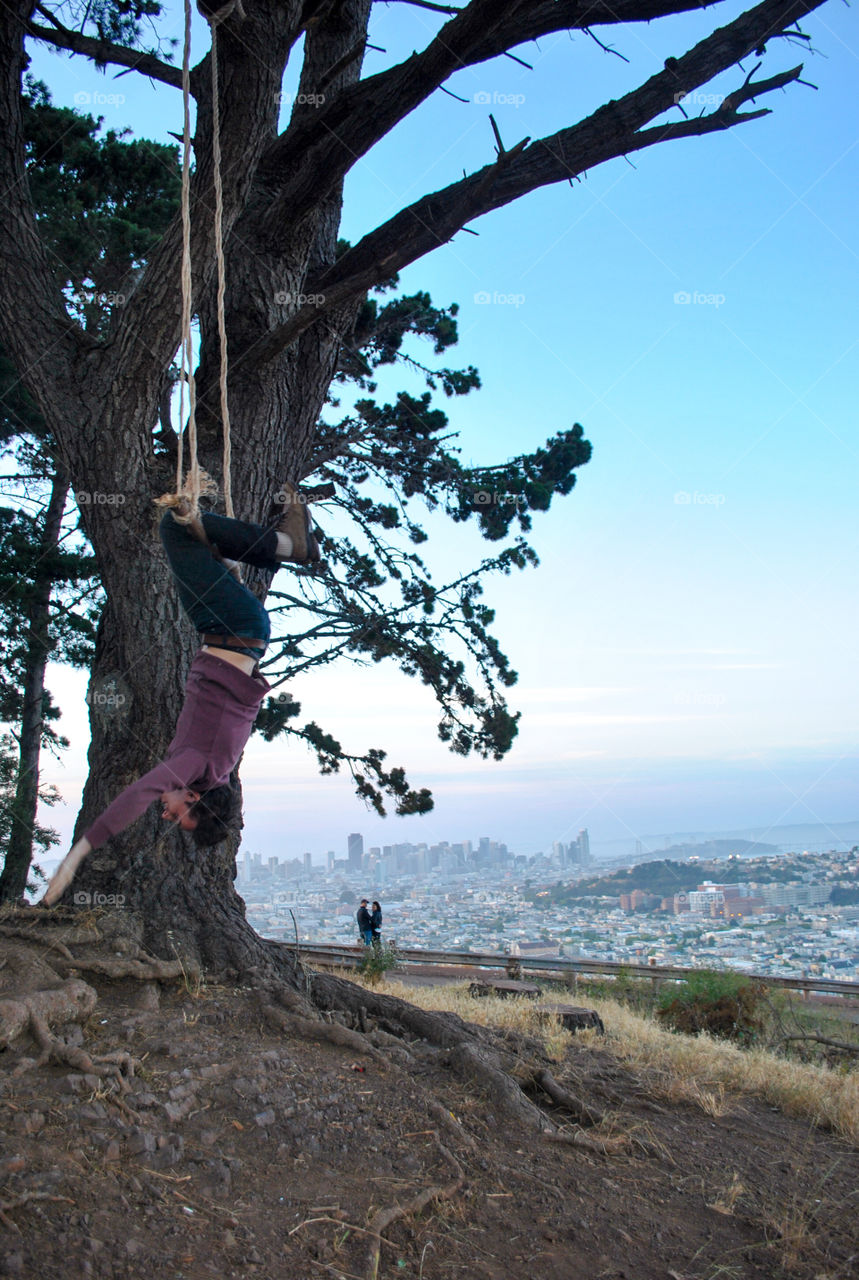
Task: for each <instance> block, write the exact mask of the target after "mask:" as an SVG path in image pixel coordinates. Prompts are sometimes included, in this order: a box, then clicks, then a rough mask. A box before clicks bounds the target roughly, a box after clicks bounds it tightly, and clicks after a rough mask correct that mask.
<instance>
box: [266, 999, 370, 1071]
mask: <svg viewBox="0 0 859 1280" xmlns="http://www.w3.org/2000/svg"><path fill="white" fill-rule="evenodd" d="M257 1007H258V1009H259V1011H260V1013H261V1014H262V1016H263V1018H264V1019H265V1021H266V1022H267V1023H268V1024H269V1025H270V1026H272V1027H274V1028H275V1029H276V1030H277V1031H282V1032H283V1033H284V1034H289V1033H290V1032H293V1033H294V1034H296V1035H299V1036H301V1037H302V1039H304V1040H325V1041H327V1042H328V1044H336V1045H337V1046H338V1047H339V1048H341V1049H348V1050H349V1051H350V1052H351V1053H360V1054H362V1055H363V1056H364V1057H367V1058H373V1059H374V1061H376V1062H379V1063H385V1062H387V1059H386V1058H385V1055H384V1054H383V1053H380V1052H379V1050H378V1049H376V1048H374V1047H373V1045H371V1044H370V1042H369V1040H367V1038H366V1037H365V1036H362V1035H360V1033H359V1032H357V1031H350V1030H349V1028H348V1027H344V1026H341V1024H340V1023H339V1022H321V1021H320V1022H316V1021H314V1020H313V1019H312V1018H304V1017H302V1016H301V1015H300V1014H297V1013H290V1012H288V1011H287V1010H286V1009H279V1008H278V1007H277V1005H274V1004H272V1003H271V1001H270V1000H267V999H265V998H264V997H263V996H262V994H261V993H259V992H258V993H257Z"/></svg>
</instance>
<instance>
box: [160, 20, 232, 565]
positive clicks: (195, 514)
mask: <svg viewBox="0 0 859 1280" xmlns="http://www.w3.org/2000/svg"><path fill="white" fill-rule="evenodd" d="M227 16H228V14H227V12H225V11H221V13H218V14H214V15H212V17H210V18H209V19H208V21H209V24H210V28H211V32H212V54H211V74H212V165H213V182H214V187H215V257H216V260H217V267H218V291H217V312H218V337H219V342H220V375H219V384H220V396H221V421H222V424H223V432H224V462H223V478H224V506H225V509H226V513H227V515H228V516H230V517H231V518H232V517H234V515H235V512H234V509H233V494H232V478H231V467H232V441H231V436H230V409H229V397H228V391H227V374H228V360H227V323H226V309H225V294H226V261H225V258H224V237H223V217H224V195H223V183H222V181H221V119H220V101H219V89H218V45H217V24H218V22H219V21H220V20H221V17H227ZM191 18H192V9H191V0H185V39H184V47H183V51H182V110H183V133H182V149H183V156H182V200H181V209H182V273H181V283H182V321H181V330H182V331H181V339H180V371H179V378H180V381H179V442H178V448H177V450H176V492H175V494H165V495H164V497H163V498H160V499H159V505H160V506H163V507H170V508H171V509H172V510H173V514H174V516H175V517H176V519H177V520H179V521H180V523H182V524H190V525H191V526H192V528H193V530H194V533H195V534H196V536H197V537H198V538H200V540H201V541H203V542H208V539H207V538H206V535H205V532H204V530H203V526H202V522H201V520H200V497H201V495H202V494H205V495H206V496H213V495H214V494H216V493H217V486H216V485H215V483H214V482H213V481H212V479H211V477H210V476H208V475H207V473H206V472H205V471H203V470H202V469H201V467H200V463H199V459H198V457H197V413H196V410H197V386H196V380H195V378H194V352H193V341H192V334H191V320H192V308H193V285H192V279H191ZM186 383H187V386H188V427H187V434H188V455H189V466H188V479H187V481H185V480H184V479H183V452H184V436H185V426H184V423H185V386H186Z"/></svg>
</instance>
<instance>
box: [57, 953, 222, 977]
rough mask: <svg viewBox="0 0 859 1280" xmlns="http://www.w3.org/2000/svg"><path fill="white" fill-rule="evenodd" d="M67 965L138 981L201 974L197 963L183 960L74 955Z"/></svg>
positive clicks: (84, 970) (105, 975)
mask: <svg viewBox="0 0 859 1280" xmlns="http://www.w3.org/2000/svg"><path fill="white" fill-rule="evenodd" d="M69 967H70V968H71V969H80V970H82V971H83V972H84V973H99V974H101V975H102V976H103V977H105V978H136V979H138V981H140V982H155V981H159V980H160V981H161V982H168V981H170V980H172V979H175V978H194V979H197V978H199V977H200V976H201V971H200V968H199V966H198V965H196V964H195V963H194V962H193V961H187V962H186V961H183V960H147V961H143V960H131V959H121V960H106V959H101V958H100V957H96V956H91V957H88V958H87V957H77V956H76V957H74V958H73V960H72V963H71V965H70V966H69Z"/></svg>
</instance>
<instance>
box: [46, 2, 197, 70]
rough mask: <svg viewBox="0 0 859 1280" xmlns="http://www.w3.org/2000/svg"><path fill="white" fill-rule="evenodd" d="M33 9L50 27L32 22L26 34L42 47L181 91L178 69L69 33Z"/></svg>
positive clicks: (149, 55)
mask: <svg viewBox="0 0 859 1280" xmlns="http://www.w3.org/2000/svg"><path fill="white" fill-rule="evenodd" d="M36 8H37V9H38V11H39V13H41V14H44V16H45V17H46V18H47V19H48V21H49V22H50V23H51V26H50V27H42V26H39V25H38V24H37V23H35V22H28V23H27V26H26V32H27V35H28V36H30V37H31V38H32V39H34V40H44V42H45V43H46V44H52V45H53V46H54V47H55V48H56V49H68V50H69V51H70V52H72V53H82V54H83V55H84V56H85V57H87V58H91V59H92V60H93V62H96V63H99V64H101V65H103V64H105V63H109V62H112V63H115V64H116V65H117V66H120V67H127V68H128V69H129V70H130V71H139V72H140V74H141V75H144V76H148V77H149V78H150V79H152V80H160V81H161V82H162V84H169V85H172V87H173V88H174V89H181V88H182V72H181V70H180V69H179V68H178V67H171V66H170V65H169V63H167V62H162V61H161V59H160V58H156V57H155V55H154V54H152V53H145V52H143V51H142V50H140V49H128V48H126V47H125V46H124V45H121V44H114V43H113V41H111V40H99V39H95V38H94V37H93V36H87V35H84V34H83V33H82V32H81V31H72V30H70V29H69V28H68V27H64V26H63V25H62V23H61V22H58V21H57V19H56V18H55V17H54V16H53V15H52V14H51V13H49V12H48V11H47V10H45V9H43V8H42V6H41V5H38V4H37V5H36Z"/></svg>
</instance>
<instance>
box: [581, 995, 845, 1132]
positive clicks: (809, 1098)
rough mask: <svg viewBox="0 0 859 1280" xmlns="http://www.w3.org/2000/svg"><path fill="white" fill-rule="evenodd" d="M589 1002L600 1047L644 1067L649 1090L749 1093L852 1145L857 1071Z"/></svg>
mask: <svg viewBox="0 0 859 1280" xmlns="http://www.w3.org/2000/svg"><path fill="white" fill-rule="evenodd" d="M591 1003H592V1004H593V1006H594V1008H596V1009H597V1011H598V1012H599V1014H600V1016H601V1018H602V1020H603V1022H604V1023H605V1026H606V1032H607V1036H606V1039H607V1045H606V1047H607V1048H609V1049H610V1050H611V1051H612V1053H614V1054H615V1055H616V1056H617V1057H618V1058H620V1059H621V1061H622V1062H626V1063H628V1064H629V1065H630V1066H633V1067H635V1068H637V1069H640V1070H642V1071H646V1072H647V1073H648V1075H649V1076H650V1078H651V1079H652V1080H653V1085H654V1091H656V1092H660V1091H661V1092H663V1094H664V1096H667V1097H670V1098H672V1099H673V1100H680V1099H682V1098H686V1097H688V1100H689V1101H691V1102H695V1103H697V1104H698V1105H701V1100H702V1095H710V1096H711V1097H713V1098H714V1099H719V1098H720V1096H721V1097H724V1094H725V1092H726V1091H727V1092H730V1093H733V1094H749V1095H753V1096H755V1097H758V1098H761V1099H763V1101H764V1102H767V1103H769V1104H770V1105H771V1106H773V1107H777V1108H778V1109H779V1110H780V1111H784V1112H785V1113H786V1114H787V1115H791V1116H796V1117H799V1118H803V1119H810V1120H811V1121H813V1123H814V1124H815V1125H819V1126H820V1127H822V1128H827V1129H831V1130H833V1131H834V1132H835V1133H839V1134H841V1135H842V1136H843V1137H845V1138H849V1139H850V1140H851V1141H853V1142H859V1073H857V1072H855V1071H851V1072H848V1073H844V1072H841V1071H832V1070H830V1069H829V1068H828V1067H823V1066H815V1065H811V1064H808V1063H801V1062H794V1061H792V1060H791V1059H789V1058H782V1057H779V1055H778V1054H775V1053H772V1052H770V1051H769V1050H767V1049H762V1048H753V1049H738V1048H737V1047H736V1046H735V1045H732V1044H729V1043H728V1042H727V1041H725V1040H716V1039H714V1038H713V1037H712V1036H708V1035H706V1034H703V1033H702V1034H701V1035H697V1036H688V1035H682V1034H678V1033H677V1032H670V1031H666V1030H664V1029H663V1028H662V1027H660V1026H659V1025H658V1024H657V1023H656V1022H654V1021H653V1019H652V1018H648V1017H644V1016H642V1015H641V1014H637V1013H633V1012H632V1011H631V1010H629V1009H626V1008H624V1006H623V1005H620V1004H617V1003H616V1002H615V1001H613V1000H595V1001H592V1002H591ZM687 1091H688V1093H687ZM706 1109H707V1108H706V1107H705V1110H706ZM722 1109H723V1108H722ZM713 1114H718V1112H717V1111H714V1112H713Z"/></svg>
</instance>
